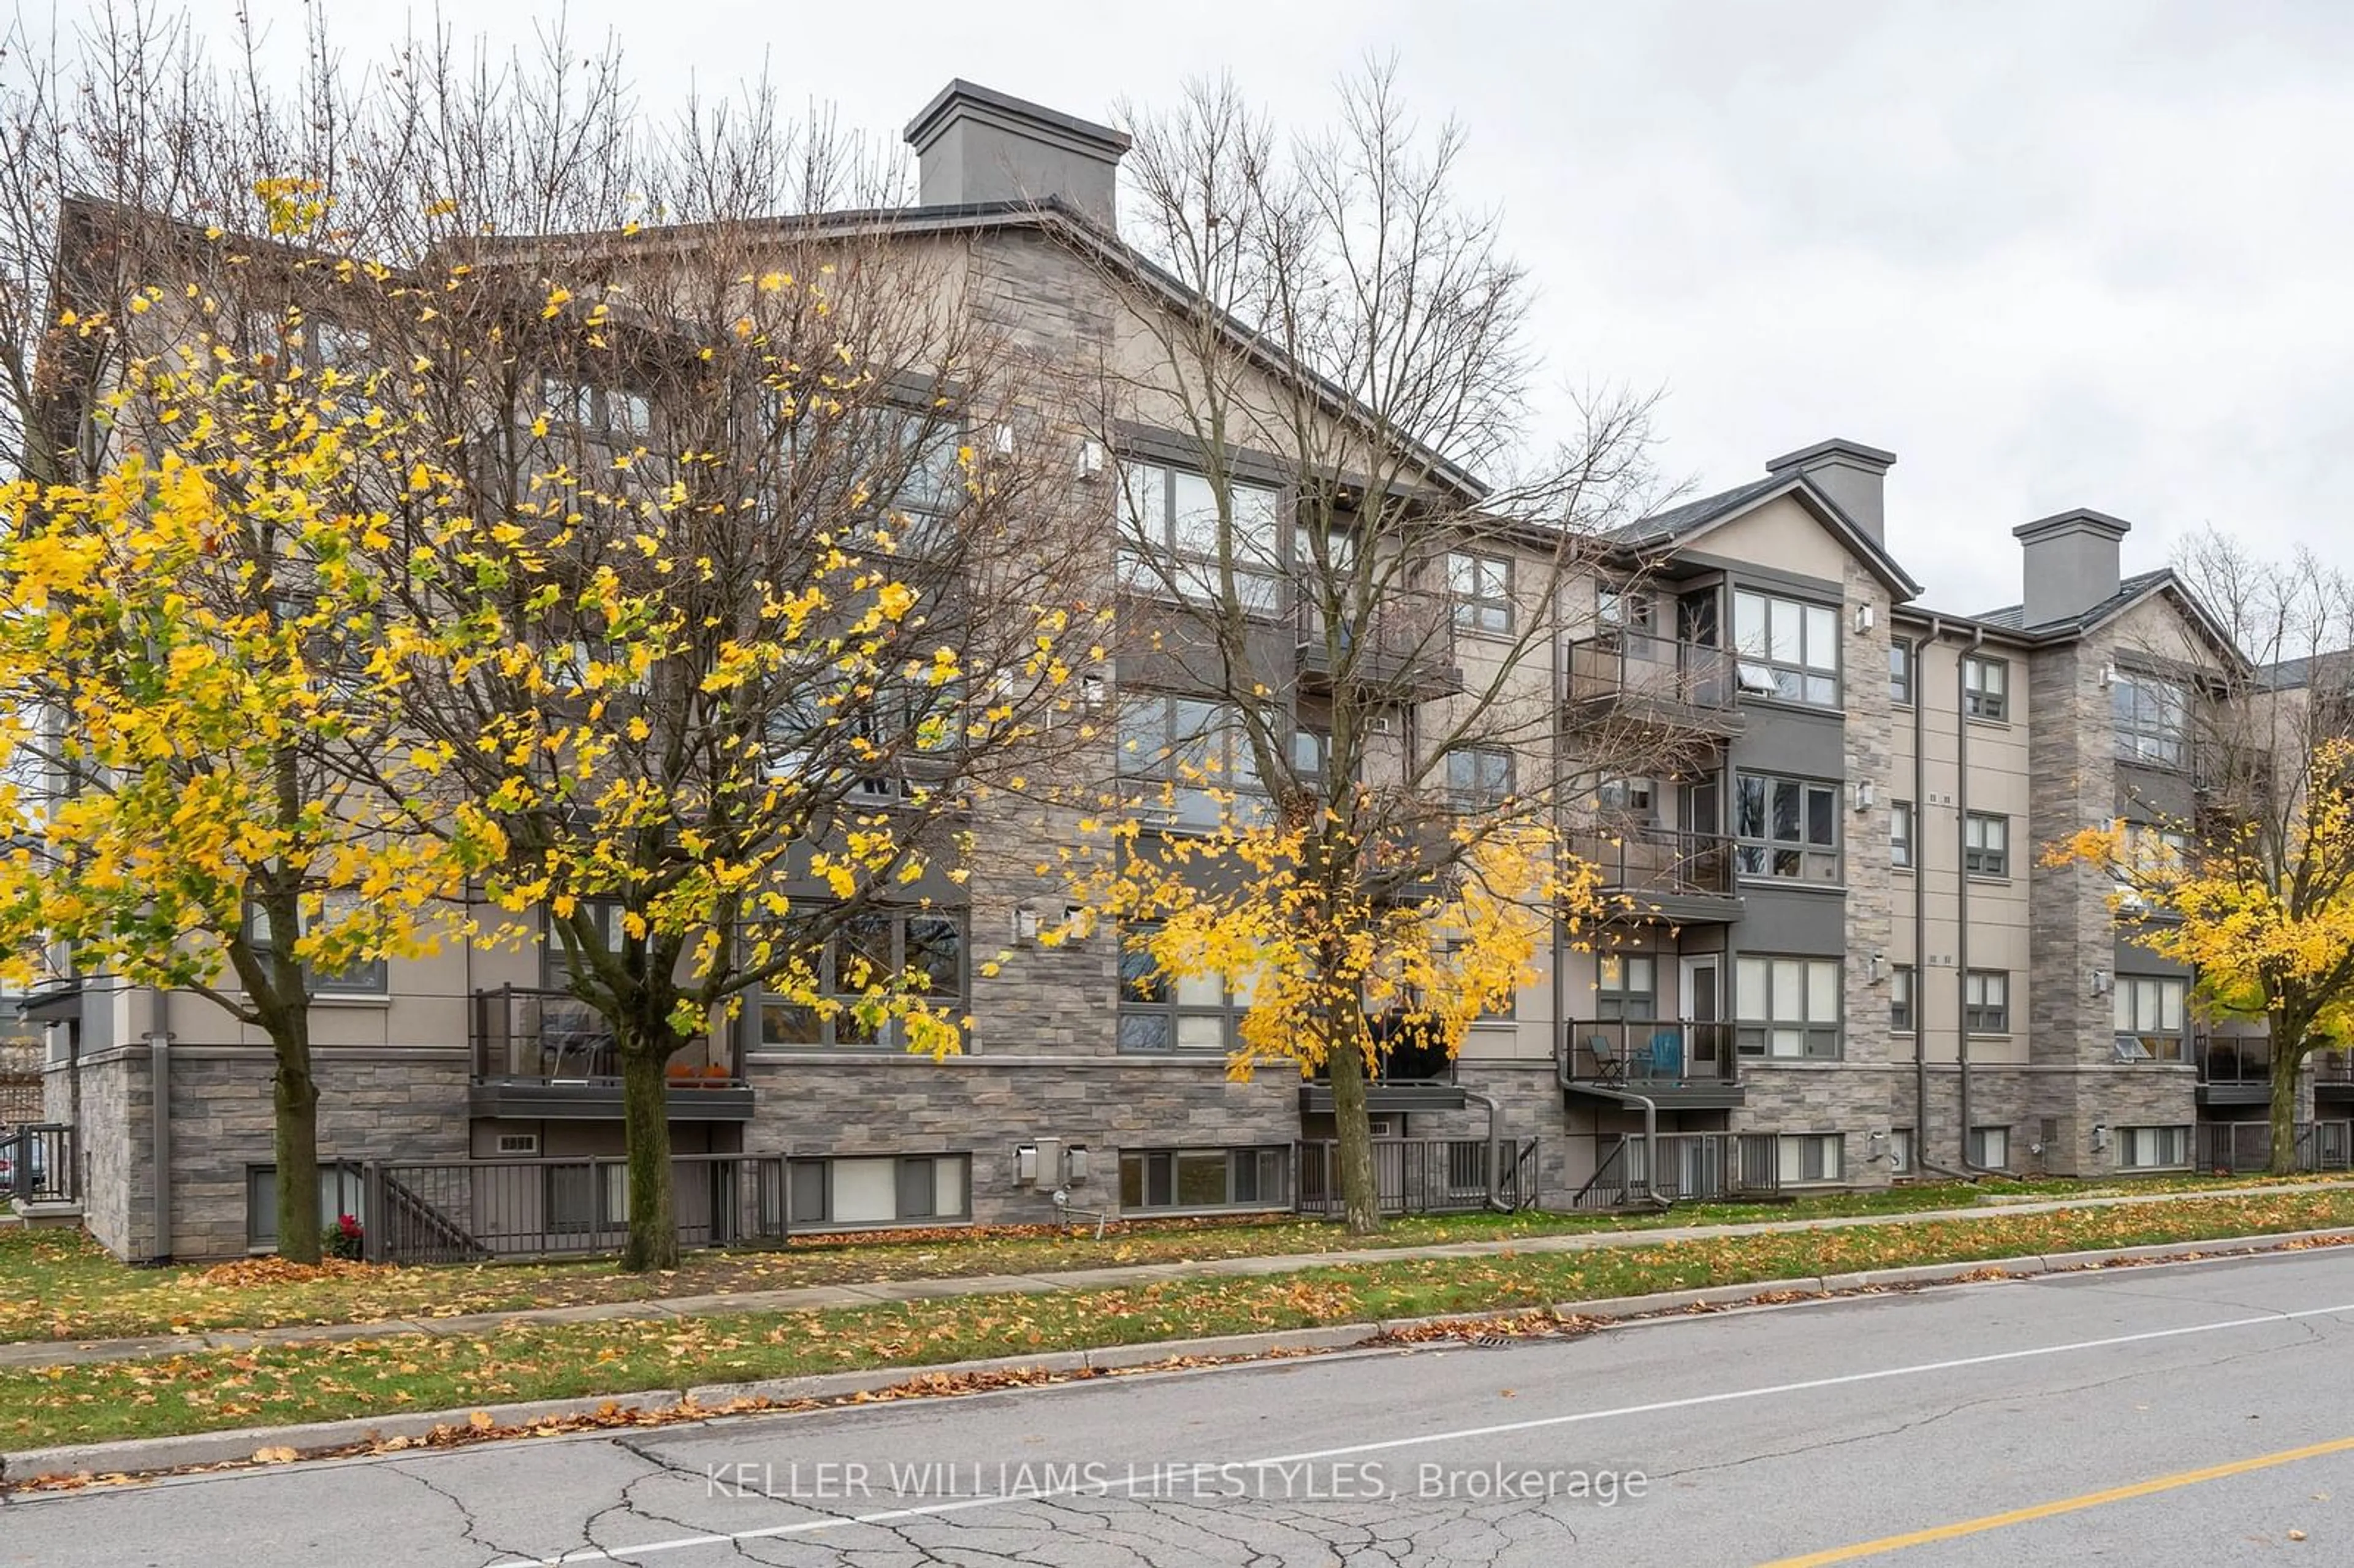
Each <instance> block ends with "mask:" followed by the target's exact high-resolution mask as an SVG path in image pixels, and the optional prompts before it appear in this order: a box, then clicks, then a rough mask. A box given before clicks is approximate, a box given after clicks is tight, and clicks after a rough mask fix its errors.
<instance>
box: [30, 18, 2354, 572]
mask: <svg viewBox="0 0 2354 1568" xmlns="http://www.w3.org/2000/svg"><path fill="white" fill-rule="evenodd" d="M246 3H247V5H248V7H249V9H250V10H251V11H252V12H253V14H254V15H255V16H256V17H257V19H262V20H270V21H273V22H274V25H275V26H277V28H278V32H279V37H280V39H281V42H282V43H283V44H284V45H285V46H286V47H288V48H292V47H293V46H294V43H295V40H296V39H297V37H298V35H299V29H300V25H301V24H300V18H301V16H302V6H301V5H299V4H298V3H297V0H246ZM318 3H322V4H323V5H324V6H325V8H326V11H327V15H328V16H329V18H330V20H331V23H332V24H333V26H334V31H335V32H336V33H337V34H338V35H339V36H340V37H341V38H342V40H343V42H344V43H345V46H346V47H347V48H349V49H350V50H351V51H353V52H354V53H366V52H368V51H369V50H370V49H371V48H373V47H374V46H375V45H376V44H377V43H379V42H380V41H382V40H384V39H386V38H387V37H391V36H393V35H396V34H398V32H400V31H401V30H402V29H403V28H404V27H406V26H408V25H409V23H410V20H411V17H410V16H409V15H408V14H407V13H404V12H403V11H402V9H401V8H400V7H398V5H386V4H380V3H368V4H360V3H356V0H318ZM61 8H62V9H64V10H66V11H68V12H69V13H70V11H71V9H72V6H71V5H70V3H69V0H68V3H66V4H64V5H62V6H61ZM237 9H238V5H236V3H235V0H198V3H197V4H196V5H195V7H194V14H195V15H196V16H197V17H198V19H199V21H200V23H201V24H202V25H204V26H207V28H208V29H212V30H216V31H218V32H220V33H222V34H223V35H224V36H225V35H226V32H227V29H228V25H229V18H230V17H231V16H233V15H234V13H235V11H236V10H237ZM453 11H454V14H455V15H456V16H458V17H459V18H460V21H459V26H460V28H461V33H462V31H463V30H465V29H482V30H485V31H487V32H488V33H489V34H490V35H491V36H492V37H493V38H494V39H511V40H514V41H517V42H526V41H528V40H529V39H530V38H531V37H532V30H533V27H534V26H535V20H537V19H539V18H543V17H546V16H552V15H553V14H554V13H555V7H554V6H552V5H532V4H528V3H525V0H493V4H488V5H460V6H456V7H453ZM428 17H429V13H424V12H420V13H418V14H417V15H416V21H417V24H418V25H419V26H428V25H429V20H428ZM570 17H571V23H572V26H573V29H574V32H575V33H576V35H578V36H581V37H588V38H590V39H599V38H601V37H602V36H603V35H604V34H605V33H606V31H607V30H608V29H610V30H612V31H613V32H614V33H616V34H617V35H618V36H619V37H620V41H621V43H622V45H623V47H624V48H625V50H626V52H627V54H628V56H629V57H630V58H631V61H632V62H633V66H634V72H635V76H636V79H637V81H638V83H639V86H640V90H641V93H642V97H643V99H644V101H646V102H647V103H648V104H649V106H652V107H666V106H668V105H670V104H672V103H673V102H674V101H676V100H677V99H678V98H680V97H681V96H683V95H684V91H685V90H686V89H687V87H688V86H689V84H690V83H693V82H698V81H699V82H700V84H701V85H702V86H703V87H704V88H705V90H721V89H724V88H725V87H726V85H727V84H729V83H730V82H732V81H733V80H735V79H737V78H739V77H740V76H741V75H743V74H745V73H746V72H748V71H752V70H757V69H758V67H759V63H760V60H761V58H762V57H763V56H764V55H765V56H766V58H767V60H768V64H769V71H770V73H771V75H772V76H773V77H774V78H775V79H776V80H777V81H778V82H779V84H781V85H782V86H783V87H784V88H785V89H787V90H788V91H789V92H790V93H792V94H795V95H800V94H806V95H807V96H808V97H809V98H811V100H813V101H821V102H830V103H832V105H834V106H835V108H836V110H837V111H838V114H839V117H840V120H841V122H842V123H843V125H844V126H847V127H858V128H862V129H867V130H871V131H872V132H874V133H875V134H876V135H878V136H882V137H885V138H889V139H892V140H896V137H897V135H898V133H899V131H900V128H901V127H902V126H903V125H904V124H905V123H906V122H907V119H908V118H909V116H910V115H911V114H913V112H914V111H916V110H917V109H918V108H920V107H921V106H922V105H923V104H924V103H925V101H927V100H928V99H929V98H930V97H931V95H932V94H933V93H934V92H935V91H936V90H938V88H939V87H940V86H941V85H942V84H943V83H944V82H946V81H947V80H948V79H949V78H951V77H955V76H962V77H965V78H968V79H972V80H975V81H979V82H982V83H984V84H986V85H988V86H991V87H995V88H999V89H1002V90H1005V91H1008V92H1012V93H1015V94H1018V95H1020V96H1023V97H1025V98H1032V99H1035V100H1038V101H1042V102H1044V103H1047V104H1050V105H1052V106H1054V107H1055V108H1059V109H1064V110H1067V111H1071V112H1073V113H1076V114H1081V115H1084V116H1087V117H1089V118H1097V119H1100V118H1103V117H1105V116H1106V115H1107V114H1108V111H1109V110H1110V107H1111V105H1112V104H1113V102H1114V101H1118V100H1122V99H1128V100H1134V101H1139V102H1141V103H1144V104H1148V105H1150V104H1152V103H1155V102H1162V103H1165V102H1168V101H1171V100H1172V99H1173V98H1174V96H1175V95H1176V93H1177V92H1178V90H1179V89H1180V87H1181V86H1182V83H1183V82H1184V81H1185V79H1187V78H1189V77H1192V76H1197V75H1201V74H1204V73H1215V72H1220V71H1231V72H1232V73H1233V75H1234V76H1235V79H1236V80H1237V81H1238V82H1239V83H1240V85H1241V86H1242V88H1243V89H1244V90H1245V91H1246V93H1248V94H1249V95H1250V96H1251V97H1252V98H1253V99H1255V100H1256V101H1258V102H1260V103H1262V104H1264V105H1266V106H1267V107H1268V108H1269V109H1271V110H1272V111H1274V112H1275V113H1276V115H1277V116H1278V119H1280V120H1285V121H1288V122H1293V123H1296V124H1299V125H1300V126H1303V127H1305V126H1312V125H1314V124H1316V123H1319V122H1321V121H1322V120H1323V119H1325V118H1326V116H1327V114H1328V111H1329V106H1330V103H1331V82H1332V80H1333V79H1335V77H1336V76H1338V75H1339V74H1341V73H1342V72H1344V71H1346V70H1348V69H1351V68H1352V66H1353V65H1354V64H1355V63H1356V62H1358V61H1359V60H1361V59H1362V58H1363V57H1364V56H1365V54H1366V53H1367V52H1368V51H1373V52H1376V53H1381V54H1389V53H1393V52H1394V54H1395V55H1396V57H1397V59H1398V63H1399V66H1400V70H1401V75H1402V77H1403V79H1404V82H1405V87H1406V89H1407V91H1408V93H1409V95H1410V97H1411V98H1412V100H1413V101H1414V103H1415V104H1416V107H1417V108H1418V109H1419V110H1421V111H1424V112H1425V113H1426V115H1428V116H1429V117H1430V118H1431V119H1433V120H1437V119H1440V118H1444V117H1445V116H1447V115H1453V116H1455V117H1456V118H1458V119H1459V120H1460V121H1461V122H1463V125H1464V127H1465V129H1466V130H1467V131H1468V132H1469V137H1470V149H1469V154H1470V155H1469V163H1468V166H1467V173H1468V175H1469V193H1468V194H1469V196H1471V197H1472V198H1473V199H1474V200H1477V201H1479V202H1481V203H1492V204H1496V205H1498V206H1499V207H1500V208H1501V210H1502V213H1503V216H1504V225H1505V232H1506V234H1507V237H1508V239H1509V243H1510V245H1511V249H1512V250H1513V251H1514V252H1515V253H1516V254H1517V255H1518V256H1519V257H1520V258H1521V259H1522V260H1523V261H1524V262H1526V263H1527V264H1528V265H1529V267H1530V268H1531V270H1532V271H1533V273H1534V275H1535V276H1536V278H1537V280H1538V281H1539V283H1540V287H1541V290H1542V295H1541V300H1540V306H1539V314H1538V323H1539V328H1540V331H1541V333H1542V337H1543V351H1544V355H1545V359H1546V366H1547V376H1546V381H1545V392H1546V394H1547V396H1548V397H1549V399H1551V400H1552V401H1551V403H1550V405H1549V407H1552V408H1558V407H1559V406H1560V404H1561V402H1562V400H1563V399H1562V397H1561V393H1562V389H1563V388H1564V387H1567V386H1569V385H1572V384H1585V383H1617V384H1624V385H1628V386H1633V387H1659V388H1661V389H1663V390H1664V392H1665V394H1666V401H1665V403H1664V405H1663V408H1662V414H1661V420H1660V431H1659V433H1660V435H1661V437H1662V442H1661V447H1660V451H1659V461H1660V463H1661V466H1662V467H1663V469H1664V470H1666V471H1668V472H1669V473H1670V475H1672V476H1674V477H1677V478H1680V479H1681V478H1687V477H1688V478H1690V479H1691V481H1693V482H1695V483H1696V484H1698V485H1699V486H1700V487H1701V488H1702V489H1703V490H1714V489H1721V488H1724V487H1727V486H1730V485H1733V484H1736V483H1740V482H1743V481H1744V480H1747V479H1750V478H1752V477H1755V476H1756V475H1757V474H1758V473H1760V472H1762V471H1763V464H1764V461H1765V459H1766V458H1768V457H1771V456H1775V455H1777V454H1779V453H1781V452H1783V451H1786V450H1790V449H1792V448H1795V447H1799V446H1803V445H1807V444H1809V443H1811V442H1813V441H1816V440H1820V439H1822V438H1824V437H1827V436H1832V435H1839V436H1846V437H1849V438H1851V439H1853V440H1861V441H1864V442H1868V443H1870V444H1872V445H1874V446H1880V447H1885V448H1888V449H1890V450H1893V451H1894V452H1896V454H1897V457H1898V461H1897V466H1896V468H1895V469H1894V471H1893V472H1892V473H1891V474H1890V476H1889V501H1888V515H1889V540H1890V544H1891V546H1892V547H1893V549H1894V550H1895V551H1896V553H1897V555H1898V556H1899V557H1900V558H1901V559H1903V562H1904V563H1905V564H1906V566H1907V567H1909V568H1910V569H1911V571H1912V573H1913V575H1914V577H1918V578H1919V579H1920V580H1921V581H1922V582H1923V583H1925V585H1926V587H1927V589H1928V591H1927V594H1926V596H1925V599H1926V601H1927V602H1928V603H1930V604H1932V605H1934V606H1935V607H1937V608H1940V609H1958V610H1964V611H1972V610H1979V609H1988V608H1991V607H1992V606H1994V605H1997V604H2001V603H2008V602H2010V601H2013V600H2015V599H2017V598H2018V597H2019V592H2018V588H2019V567H2018V547H2017V545H2016V543H2015V542H2014V541H2013V540H2012V539H2011V538H2010V535H2009V530H2010V529H2011V528H2012V527H2013V526H2014V525H2015V524H2020V523H2023V522H2026V521H2028V520H2029V519H2031V518H2034V517H2040V516H2042V515H2045V514H2049V513H2052V512H2057V511H2062V510H2064V509H2067V508H2070V507H2075V506H2091V507H2094V508H2097V509H2099V510H2101V511H2105V512H2109V513H2113V514H2116V515H2118V516H2121V517H2124V518H2126V519H2127V520H2129V521H2130V522H2131V523H2132V524H2134V532H2133V534H2132V535H2130V536H2129V537H2128V538H2127V539H2126V545H2125V553H2126V563H2125V564H2126V570H2128V571H2131V570H2137V569H2140V568H2142V567H2155V566H2158V565H2162V564H2164V563H2165V562H2166V560H2167V559H2168V556H2169V555H2170V553H2171V551H2172V548H2173V546H2174V544H2175V542H2176V541H2177V540H2178V539H2179V538H2180V537H2181V536H2182V535H2184V534H2185V533H2187V532H2190V531H2192V530H2196V529H2198V528H2200V527H2202V526H2205V525H2208V524H2213V525H2216V526H2219V527H2223V528H2226V529H2230V530H2232V531H2235V532H2238V533H2241V534H2243V535H2245V536H2247V537H2248V538H2250V539H2251V540H2253V541H2254V542H2255V543H2256V544H2257V545H2258V546H2260V547H2261V548H2263V549H2264V550H2265V551H2266V552H2268V553H2272V554H2277V555H2285V554H2287V553H2288V551H2289V550H2290V549H2292V548H2293V547H2294V546H2296V544H2298V543H2300V542H2309V543H2311V544H2313V545H2314V546H2316V547H2317V548H2319V549H2321V550H2323V551H2324V552H2325V553H2327V555H2328V556H2330V557H2331V558H2332V559H2333V560H2337V561H2340V562H2344V563H2348V564H2354V539H2349V521H2354V519H2349V514H2348V511H2347V508H2346V498H2347V497H2349V495H2354V289H2349V287H2348V286H2347V283H2346V279H2347V277H2348V273H2349V258H2354V5H2347V4H2344V3H2343V0H2311V3H2309V4H2302V5H2299V4H2290V3H2287V0H2277V3H2253V0H2233V3H2232V4H2229V5H2226V4H2222V3H2220V0H2187V3H2183V4H2176V5H2166V4H2157V3H2150V0H2144V3H2139V4H2109V3H2098V0H2064V3H2055V0H2041V3H2036V4H2025V5H1997V4H1991V3H1988V0H1970V3H1968V4H1951V3H1948V4H1917V5H1899V4H1888V3H1882V0H1872V3H1858V4H1834V3H1830V0H1792V3H1787V4H1765V3H1734V0H1685V3H1670V0H1641V3H1638V4H1629V3H1628V0H1608V3H1599V0H1575V3H1564V4H1553V5H1536V4H1522V5H1506V4H1500V3H1490V0H1449V3H1447V4H1445V5H1430V4H1414V3H1410V0H1396V3H1393V0H1346V3H1332V0H1312V3H1309V0H1254V3H1249V4H1230V3H1227V0H1185V3H1183V4H1179V5H1116V4H1111V3H1108V0H1093V3H1091V4H1064V3H1046V0H1000V3H999V4H995V5H976V4H974V3H973V0H960V3H957V4H932V3H930V0H894V3H893V4H890V5H857V4H842V3H837V4H832V5H817V6H807V7H804V6H788V5H773V4H769V5H749V4H743V3H740V0H658V3H655V4H646V3H645V0H633V3H630V4H622V3H620V0H573V4H572V5H571V6H570Z"/></svg>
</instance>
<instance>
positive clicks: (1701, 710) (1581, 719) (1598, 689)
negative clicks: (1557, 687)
mask: <svg viewBox="0 0 2354 1568" xmlns="http://www.w3.org/2000/svg"><path fill="white" fill-rule="evenodd" d="M1562 697H1563V702H1564V705H1566V707H1567V708H1568V717H1569V719H1570V722H1571V723H1572V724H1576V725H1588V726H1591V725H1598V724H1602V723H1605V722H1606V721H1608V720H1610V719H1613V718H1617V719H1621V720H1628V721H1632V722H1634V723H1637V724H1640V725H1643V726H1647V727H1655V728H1662V729H1677V730H1685V731H1690V732H1695V733H1698V734H1702V735H1708V736H1734V735H1737V734H1739V733H1740V731H1741V727H1742V722H1743V721H1742V716H1741V705H1740V683H1739V682H1738V680H1737V679H1736V678H1735V673H1734V660H1733V654H1732V652H1731V651H1730V650H1729V649H1724V648H1714V647H1710V646H1708V645H1706V644H1703V643H1698V642H1679V641H1676V640H1675V639H1673V638H1670V637H1659V636H1655V635H1653V634H1652V633H1650V632H1648V631H1636V630H1614V631H1606V632H1604V633H1602V634H1601V635H1600V636H1596V637H1585V638H1580V639H1579V640H1578V641H1575V642H1572V643H1571V644H1570V645H1569V667H1568V670H1567V671H1566V680H1565V682H1564V686H1563V691H1562Z"/></svg>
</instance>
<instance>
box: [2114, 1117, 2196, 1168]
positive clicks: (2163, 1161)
mask: <svg viewBox="0 0 2354 1568" xmlns="http://www.w3.org/2000/svg"><path fill="white" fill-rule="evenodd" d="M2188 1164H2190V1127H2189V1126H2188V1125H2187V1124H2184V1125H2179V1126H2174V1127H2121V1128H2117V1165H2118V1167H2119V1168H2120V1169H2121V1170H2126V1171H2165V1170H2169V1169H2172V1168H2174V1167H2177V1166H2183V1165H2188Z"/></svg>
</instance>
